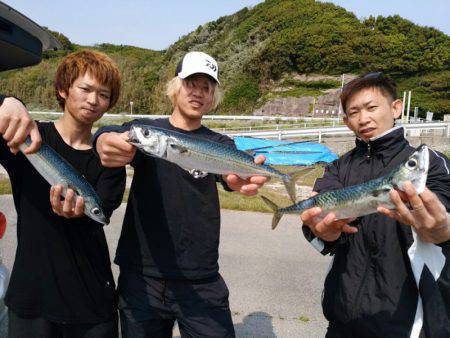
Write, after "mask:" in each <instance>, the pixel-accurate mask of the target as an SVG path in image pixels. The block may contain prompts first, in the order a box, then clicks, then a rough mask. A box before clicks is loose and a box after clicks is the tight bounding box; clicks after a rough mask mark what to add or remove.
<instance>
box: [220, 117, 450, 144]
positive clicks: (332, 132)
mask: <svg viewBox="0 0 450 338" xmlns="http://www.w3.org/2000/svg"><path fill="white" fill-rule="evenodd" d="M403 127H404V128H405V135H408V134H410V135H413V136H420V135H423V134H427V133H430V132H434V131H436V130H437V131H439V130H440V131H442V132H441V135H445V136H446V137H447V138H450V122H431V123H414V124H403ZM226 134H227V135H229V136H247V137H256V138H276V139H278V140H281V139H284V138H294V137H305V136H306V137H308V136H310V137H312V138H318V141H319V143H320V142H322V137H323V136H342V135H352V134H353V132H352V131H350V130H349V129H348V128H347V127H346V126H342V127H320V128H301V129H294V130H292V129H283V130H271V131H267V130H264V131H246V132H240V131H236V132H232V131H230V132H227V133H226Z"/></svg>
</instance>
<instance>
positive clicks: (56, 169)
mask: <svg viewBox="0 0 450 338" xmlns="http://www.w3.org/2000/svg"><path fill="white" fill-rule="evenodd" d="M30 144H31V139H30V138H29V137H28V138H27V139H26V141H25V143H24V144H22V145H20V150H22V152H23V151H24V150H25V149H26V147H27V146H29V145H30ZM24 155H25V156H26V158H27V159H28V160H29V161H30V163H31V164H32V165H33V167H34V168H35V169H36V170H37V171H38V172H39V174H41V176H42V177H44V178H45V180H46V181H47V182H48V183H50V185H51V186H55V185H58V184H60V185H62V186H63V196H65V195H66V192H67V189H68V188H70V189H72V190H73V191H74V192H75V194H76V196H81V197H83V200H84V214H85V215H86V216H88V217H90V218H92V219H93V220H94V221H97V222H100V223H102V224H109V219H108V218H107V217H106V216H105V214H104V212H103V210H102V207H101V203H100V198H99V197H98V195H97V193H96V192H95V190H94V188H92V186H91V185H90V184H89V182H88V181H87V180H86V179H85V178H84V177H83V176H82V175H81V174H80V173H79V172H78V171H77V170H76V169H75V168H74V167H72V165H70V164H69V162H67V161H66V160H65V159H64V158H63V157H61V155H59V154H58V153H57V152H56V151H55V150H53V148H51V147H50V146H48V145H47V144H45V143H42V145H41V147H40V148H39V150H38V151H37V152H36V153H34V154H25V153H24Z"/></svg>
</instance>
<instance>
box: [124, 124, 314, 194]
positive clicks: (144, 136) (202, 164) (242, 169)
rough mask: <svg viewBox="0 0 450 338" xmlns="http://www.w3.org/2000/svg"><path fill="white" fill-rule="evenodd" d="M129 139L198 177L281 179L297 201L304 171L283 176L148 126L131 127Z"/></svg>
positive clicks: (241, 155)
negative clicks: (227, 176)
mask: <svg viewBox="0 0 450 338" xmlns="http://www.w3.org/2000/svg"><path fill="white" fill-rule="evenodd" d="M128 138H129V142H130V143H131V144H133V145H134V146H136V147H137V148H138V149H140V150H141V151H142V152H144V153H145V154H147V155H150V156H155V157H159V158H162V159H164V160H167V161H169V162H172V163H175V164H177V165H179V166H180V167H181V168H183V169H185V170H187V171H189V173H190V174H191V175H192V176H194V177H195V178H201V177H205V176H206V175H207V174H208V173H212V174H221V175H227V174H236V175H238V176H239V177H241V178H244V179H245V178H248V177H250V176H253V175H261V176H270V177H275V178H278V179H280V180H281V181H283V183H284V186H285V187H286V190H287V192H288V194H289V197H290V198H291V200H292V201H293V202H295V195H296V192H295V180H296V179H297V178H298V177H299V176H300V175H302V174H303V172H302V171H298V172H296V173H295V174H292V175H290V174H283V173H281V172H279V171H278V170H276V169H274V168H272V167H271V166H269V165H265V164H255V162H254V158H253V157H252V156H250V155H249V154H247V153H245V152H243V151H240V150H237V149H234V148H233V147H230V146H228V145H226V144H221V143H218V142H213V141H209V140H205V139H203V138H200V137H195V136H192V135H186V134H183V133H179V132H176V131H171V130H167V129H162V128H158V127H153V126H149V125H142V124H134V125H132V126H131V128H130V132H129V134H128ZM306 169H310V168H309V167H308V168H306Z"/></svg>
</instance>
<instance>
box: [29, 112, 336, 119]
mask: <svg viewBox="0 0 450 338" xmlns="http://www.w3.org/2000/svg"><path fill="white" fill-rule="evenodd" d="M30 114H32V115H34V114H35V115H56V116H58V115H62V113H61V112H54V111H51V112H46V111H32V112H30ZM124 117H125V118H129V119H141V118H149V119H159V118H164V117H168V115H137V114H133V115H131V114H108V113H106V114H104V115H103V117H102V118H124ZM203 119H205V120H224V121H235V120H236V121H239V120H241V121H296V122H298V121H336V122H339V121H342V119H340V118H339V117H311V116H304V117H301V116H253V115H204V116H203Z"/></svg>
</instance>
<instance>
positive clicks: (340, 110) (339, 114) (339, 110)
mask: <svg viewBox="0 0 450 338" xmlns="http://www.w3.org/2000/svg"><path fill="white" fill-rule="evenodd" d="M344 78H345V74H344V73H342V76H341V93H342V90H343V89H344ZM338 105H339V109H338V118H339V117H341V114H342V105H341V99H340V98H339V97H338Z"/></svg>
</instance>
